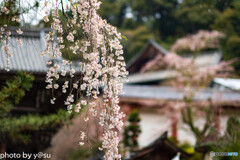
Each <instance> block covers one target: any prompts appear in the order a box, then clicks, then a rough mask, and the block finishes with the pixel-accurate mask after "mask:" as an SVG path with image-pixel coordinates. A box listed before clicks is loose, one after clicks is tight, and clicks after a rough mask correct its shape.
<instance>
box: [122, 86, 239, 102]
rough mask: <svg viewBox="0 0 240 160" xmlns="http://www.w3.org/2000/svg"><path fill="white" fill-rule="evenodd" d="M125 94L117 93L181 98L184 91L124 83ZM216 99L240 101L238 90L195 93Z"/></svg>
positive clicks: (144, 96)
mask: <svg viewBox="0 0 240 160" xmlns="http://www.w3.org/2000/svg"><path fill="white" fill-rule="evenodd" d="M123 91H124V92H125V94H123V95H119V96H120V97H125V98H149V99H166V100H182V99H183V97H184V92H183V91H181V90H178V89H176V88H172V87H159V86H145V85H141V86H140V85H124V87H123ZM209 98H211V99H212V100H215V99H218V100H222V101H240V92H231V91H220V90H216V89H210V88H209V89H204V90H199V91H198V92H197V93H196V94H195V99H196V100H208V99H209Z"/></svg>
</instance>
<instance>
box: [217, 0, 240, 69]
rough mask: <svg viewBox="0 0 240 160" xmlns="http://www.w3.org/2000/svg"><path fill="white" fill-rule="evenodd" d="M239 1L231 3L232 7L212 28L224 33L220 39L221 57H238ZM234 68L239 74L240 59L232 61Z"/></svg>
mask: <svg viewBox="0 0 240 160" xmlns="http://www.w3.org/2000/svg"><path fill="white" fill-rule="evenodd" d="M239 14H240V2H239V1H236V2H234V3H233V7H231V8H227V9H226V10H225V11H224V12H223V13H222V14H221V15H220V16H219V17H218V18H217V19H216V21H215V24H214V26H213V27H214V28H215V29H217V30H219V31H221V32H223V33H225V34H226V38H225V39H224V40H223V41H222V48H223V57H224V59H225V60H229V59H232V58H235V57H240V17H239ZM234 67H235V70H236V72H237V73H238V74H240V60H238V61H237V62H236V63H234Z"/></svg>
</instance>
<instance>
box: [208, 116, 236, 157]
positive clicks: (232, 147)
mask: <svg viewBox="0 0 240 160" xmlns="http://www.w3.org/2000/svg"><path fill="white" fill-rule="evenodd" d="M211 150H212V151H214V152H238V154H239V153H240V121H239V119H238V118H236V117H230V118H229V119H228V121H227V129H226V131H225V134H224V135H223V137H221V138H219V139H218V141H217V142H216V143H215V144H214V145H212V147H211ZM215 158H216V159H218V160H234V159H236V157H235V156H232V157H231V156H228V157H221V156H220V157H214V159H215Z"/></svg>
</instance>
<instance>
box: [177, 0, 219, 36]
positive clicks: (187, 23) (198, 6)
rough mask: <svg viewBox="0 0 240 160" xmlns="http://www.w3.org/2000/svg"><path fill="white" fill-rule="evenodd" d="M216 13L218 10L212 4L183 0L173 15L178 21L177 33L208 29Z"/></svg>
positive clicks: (217, 13)
mask: <svg viewBox="0 0 240 160" xmlns="http://www.w3.org/2000/svg"><path fill="white" fill-rule="evenodd" d="M218 15H219V11H218V10H217V9H216V8H215V7H213V6H209V5H207V4H204V3H201V2H200V1H194V0H183V2H182V3H181V5H179V8H178V9H177V11H176V15H175V16H176V19H178V21H179V26H177V27H176V30H177V34H178V35H181V34H188V33H195V32H197V31H198V30H200V29H206V30H207V29H210V26H211V25H212V24H213V23H214V20H215V19H216V17H217V16H218ZM181 36H183V35H181Z"/></svg>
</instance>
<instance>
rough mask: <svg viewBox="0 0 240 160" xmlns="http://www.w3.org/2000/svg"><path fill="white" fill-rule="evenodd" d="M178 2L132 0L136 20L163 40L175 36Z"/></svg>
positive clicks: (167, 0)
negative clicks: (175, 15)
mask: <svg viewBox="0 0 240 160" xmlns="http://www.w3.org/2000/svg"><path fill="white" fill-rule="evenodd" d="M177 6H178V1H177V0H172V1H169V0H137V1H136V0H131V7H132V11H133V15H134V18H135V19H136V21H137V22H138V23H139V24H145V25H146V26H148V28H149V30H151V32H155V33H157V36H160V37H161V39H166V38H167V37H168V36H174V35H175V27H176V25H177V22H178V20H177V19H176V18H175V17H174V14H175V10H176V8H177Z"/></svg>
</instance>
